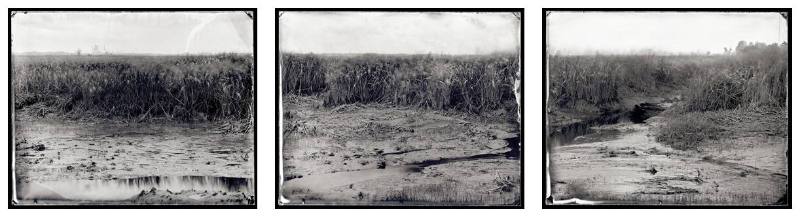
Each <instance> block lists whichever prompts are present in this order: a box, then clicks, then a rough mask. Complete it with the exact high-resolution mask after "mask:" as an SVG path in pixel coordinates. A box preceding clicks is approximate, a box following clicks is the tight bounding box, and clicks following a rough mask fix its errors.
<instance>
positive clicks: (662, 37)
mask: <svg viewBox="0 0 800 220" xmlns="http://www.w3.org/2000/svg"><path fill="white" fill-rule="evenodd" d="M547 23H548V24H547V28H548V30H547V31H548V33H547V34H548V39H547V40H548V44H547V46H548V51H553V52H555V51H558V53H560V54H594V53H596V52H599V53H631V52H641V51H644V50H652V51H656V52H665V53H673V54H678V53H706V52H711V53H723V52H724V49H723V48H725V47H728V48H735V47H736V45H737V43H738V42H739V41H742V40H744V41H748V42H763V43H767V44H770V43H781V42H784V41H786V39H787V37H788V34H787V32H786V21H785V20H784V19H783V18H782V17H781V16H780V14H778V13H719V12H716V13H709V12H702V13H701V12H691V13H678V12H668V13H664V12H646V13H644V12H585V13H582V12H552V13H551V14H550V15H548V17H547Z"/></svg>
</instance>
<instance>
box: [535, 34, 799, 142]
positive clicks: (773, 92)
mask: <svg viewBox="0 0 800 220" xmlns="http://www.w3.org/2000/svg"><path fill="white" fill-rule="evenodd" d="M788 62H789V59H788V45H787V44H786V43H783V44H770V45H767V44H763V43H747V42H740V43H739V45H738V46H737V47H736V49H735V51H732V52H730V53H727V54H721V55H594V56H550V57H549V59H548V68H549V85H548V86H549V88H548V89H549V91H548V92H549V94H548V100H547V108H548V109H549V110H550V111H573V112H579V113H589V114H591V113H597V112H600V110H606V111H608V110H615V109H620V108H630V106H620V103H621V102H622V100H624V99H626V98H630V97H635V96H641V97H666V96H667V95H669V94H667V93H676V94H679V95H680V96H681V97H682V99H681V100H682V101H681V102H680V104H679V105H678V106H676V107H674V109H673V110H672V111H669V112H670V114H671V115H670V116H669V118H668V120H667V121H666V123H665V125H664V126H662V127H661V128H660V129H659V133H658V135H657V137H656V138H657V140H658V141H660V142H663V143H666V144H668V145H670V146H672V147H674V148H677V149H684V150H685V149H694V148H695V147H696V146H698V145H699V144H700V143H701V142H703V141H704V140H709V139H710V140H713V139H718V138H720V137H721V135H725V134H732V133H736V132H744V131H747V132H752V131H754V129H762V131H763V132H766V133H768V134H769V135H779V136H786V134H787V133H786V129H785V127H787V124H786V121H787V118H786V116H787V109H786V108H787V104H788V95H789V93H788V82H789V79H788V77H789V75H788V74H789V66H788ZM756 115H757V116H756ZM743 116H748V117H747V118H746V119H742V118H741V117H743ZM743 124H751V125H759V126H760V127H758V128H755V127H748V128H743V127H742V126H741V125H743ZM735 129H738V130H735Z"/></svg>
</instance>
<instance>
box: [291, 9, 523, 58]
mask: <svg viewBox="0 0 800 220" xmlns="http://www.w3.org/2000/svg"><path fill="white" fill-rule="evenodd" d="M519 24H520V22H519V20H518V19H517V18H516V17H515V16H514V15H513V14H512V13H456V12H453V13H444V12H424V13H423V12H284V14H282V15H281V17H280V21H279V25H280V26H279V28H280V36H279V41H280V49H281V51H283V52H296V53H380V54H427V53H433V54H488V53H493V52H509V51H515V50H516V49H517V48H518V47H519V45H520V44H519V41H520V40H519V37H520V25H519Z"/></svg>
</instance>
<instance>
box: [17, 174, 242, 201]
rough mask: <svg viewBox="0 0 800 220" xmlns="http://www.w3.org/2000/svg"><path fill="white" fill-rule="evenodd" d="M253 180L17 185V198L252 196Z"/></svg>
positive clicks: (169, 179)
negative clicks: (159, 193)
mask: <svg viewBox="0 0 800 220" xmlns="http://www.w3.org/2000/svg"><path fill="white" fill-rule="evenodd" d="M254 187H255V183H254V181H253V179H252V178H237V177H210V176H147V177H137V178H125V179H112V180H67V181H43V182H31V183H17V189H18V190H17V196H18V198H20V199H26V200H32V199H39V200H80V201H105V200H110V201H114V200H126V199H130V198H131V197H133V196H135V195H137V194H139V193H140V192H141V191H143V190H144V191H149V190H150V189H152V188H156V189H158V190H169V191H171V192H173V193H179V192H181V191H184V190H195V191H208V192H228V193H239V192H243V193H248V194H250V193H252V192H253V191H254Z"/></svg>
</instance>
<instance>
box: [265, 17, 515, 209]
mask: <svg viewBox="0 0 800 220" xmlns="http://www.w3.org/2000/svg"><path fill="white" fill-rule="evenodd" d="M275 19H276V25H277V29H278V31H277V33H276V47H277V49H276V50H277V51H276V56H277V57H276V60H275V61H276V68H277V69H276V71H277V72H278V73H279V76H276V83H279V84H278V85H276V86H277V88H276V89H275V92H276V99H278V100H279V105H280V106H279V107H280V108H279V111H278V112H276V120H278V122H280V125H279V126H280V129H278V131H277V132H278V133H277V134H276V136H279V143H278V146H276V147H277V148H276V152H275V153H276V159H277V160H278V161H276V163H278V164H277V165H278V167H276V173H278V179H276V193H277V195H276V200H277V201H276V208H314V207H317V208H319V207H322V208H332V207H344V208H353V207H365V208H369V207H386V208H392V207H456V208H457V207H471V208H522V203H523V199H522V198H523V196H522V195H523V184H522V182H523V178H522V177H523V176H522V171H523V170H522V164H523V163H522V161H523V160H522V159H523V153H522V152H523V148H524V147H523V145H522V132H521V129H522V126H521V125H522V112H521V108H520V107H521V106H522V105H521V103H522V92H521V91H522V60H523V59H522V56H523V54H522V39H523V38H522V33H523V29H522V26H523V25H522V24H523V10H522V9H338V10H337V9H280V8H279V9H276V18H275Z"/></svg>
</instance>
